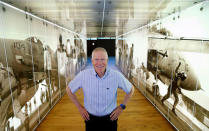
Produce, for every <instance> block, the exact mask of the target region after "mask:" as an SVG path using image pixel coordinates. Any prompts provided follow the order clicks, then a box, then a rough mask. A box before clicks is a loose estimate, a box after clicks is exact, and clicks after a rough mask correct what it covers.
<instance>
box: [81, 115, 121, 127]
mask: <svg viewBox="0 0 209 131" xmlns="http://www.w3.org/2000/svg"><path fill="white" fill-rule="evenodd" d="M89 116H90V120H88V121H85V124H86V131H117V120H115V121H111V120H110V115H106V116H102V117H98V116H94V115H91V114H89Z"/></svg>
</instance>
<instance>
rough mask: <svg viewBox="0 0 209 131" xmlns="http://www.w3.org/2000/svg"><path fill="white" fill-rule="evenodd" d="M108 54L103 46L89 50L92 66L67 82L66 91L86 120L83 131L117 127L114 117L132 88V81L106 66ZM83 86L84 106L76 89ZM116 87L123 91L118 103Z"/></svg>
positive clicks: (112, 129)
mask: <svg viewBox="0 0 209 131" xmlns="http://www.w3.org/2000/svg"><path fill="white" fill-rule="evenodd" d="M107 62H108V55H107V51H106V50H105V49H104V48H100V47H99V48H96V49H94V50H93V52H92V64H93V67H94V69H87V70H84V71H81V72H80V73H79V74H78V75H77V76H76V77H75V78H74V79H73V80H72V81H71V82H70V83H69V85H68V87H67V88H66V91H67V93H68V95H69V97H70V99H71V100H72V101H73V103H74V104H75V105H76V107H77V108H78V110H79V112H80V114H81V116H82V117H83V119H84V120H85V125H86V131H103V130H104V131H117V120H118V117H119V115H120V114H121V113H122V111H123V110H124V109H125V108H126V104H127V102H128V100H129V99H130V98H131V96H132V95H133V92H134V88H133V86H132V84H131V83H130V82H129V81H128V80H127V79H126V78H125V77H124V76H123V75H122V74H121V73H119V72H117V71H114V70H112V69H109V68H107ZM80 88H82V89H83V93H84V106H82V105H81V104H80V102H79V101H78V99H77V98H76V96H75V94H74V93H75V92H76V91H77V90H78V89H80ZM117 88H120V89H122V90H124V91H125V92H126V95H125V98H124V100H123V102H122V103H121V104H120V105H119V106H117Z"/></svg>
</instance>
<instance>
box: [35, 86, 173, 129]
mask: <svg viewBox="0 0 209 131" xmlns="http://www.w3.org/2000/svg"><path fill="white" fill-rule="evenodd" d="M76 95H77V97H78V99H79V100H80V101H82V103H83V92H82V90H79V91H78V92H77V93H76ZM124 95H125V93H124V92H123V91H121V90H120V89H119V90H118V103H121V101H122V100H123V98H124ZM36 130H37V131H84V130H85V125H84V121H83V119H82V118H81V116H80V114H79V112H78V110H77V108H76V106H75V105H74V104H73V103H72V101H71V100H69V98H68V96H67V94H65V95H64V96H63V97H62V99H61V100H60V101H59V103H57V104H56V105H55V107H54V108H53V109H52V110H51V111H50V113H49V114H48V115H47V117H46V118H45V119H44V120H43V122H42V123H41V124H40V125H39V127H38V128H37V129H36ZM147 130H154V131H168V130H171V131H172V130H174V128H173V127H172V126H171V125H170V123H169V122H168V121H167V120H166V119H165V118H164V117H163V116H161V114H160V113H159V112H158V111H157V110H156V109H155V108H154V107H153V106H152V104H151V103H150V102H149V101H148V100H147V99H146V98H145V97H144V96H143V95H142V94H141V93H140V92H139V91H138V90H137V89H135V92H134V95H133V97H132V98H131V100H130V101H129V103H128V105H127V108H126V110H124V111H123V112H122V114H121V115H120V117H119V120H118V131H147Z"/></svg>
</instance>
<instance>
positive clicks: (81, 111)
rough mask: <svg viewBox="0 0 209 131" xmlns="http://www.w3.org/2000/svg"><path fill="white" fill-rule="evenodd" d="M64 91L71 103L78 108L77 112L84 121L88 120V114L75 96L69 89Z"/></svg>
mask: <svg viewBox="0 0 209 131" xmlns="http://www.w3.org/2000/svg"><path fill="white" fill-rule="evenodd" d="M66 91H67V94H68V96H69V97H70V99H71V100H72V102H73V103H74V104H75V105H76V107H77V108H78V111H79V112H80V114H81V116H82V117H83V119H84V120H86V121H87V120H89V114H88V112H87V110H86V109H85V108H84V107H83V106H82V105H81V104H80V102H79V101H78V99H77V97H76V95H75V94H73V93H72V92H71V90H70V88H69V87H66Z"/></svg>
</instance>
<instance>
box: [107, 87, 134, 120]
mask: <svg viewBox="0 0 209 131" xmlns="http://www.w3.org/2000/svg"><path fill="white" fill-rule="evenodd" d="M133 93H134V87H133V86H132V88H131V91H130V92H129V93H127V94H126V95H125V98H124V100H123V103H122V104H124V105H126V104H127V103H128V101H129V99H130V98H131V97H132V95H133ZM122 111H123V109H122V108H121V106H118V107H117V108H116V109H115V110H114V111H113V112H112V114H111V115H110V118H111V120H112V121H113V120H116V119H117V118H118V117H119V115H120V113H121V112H122Z"/></svg>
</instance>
